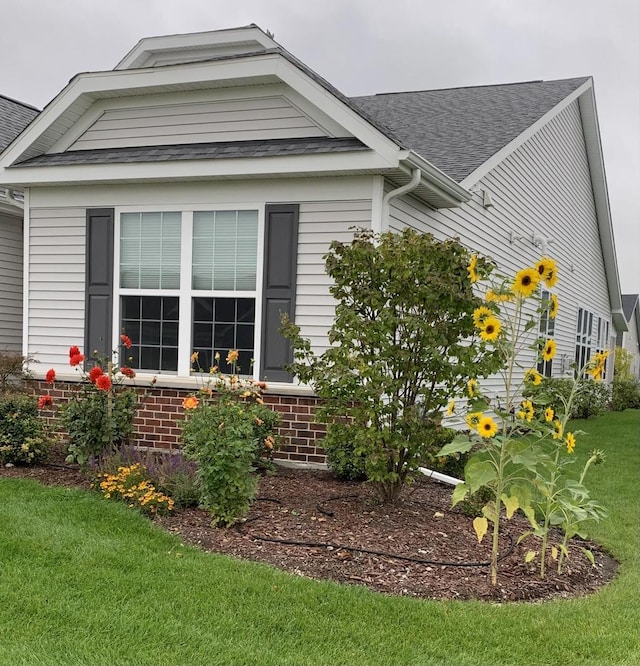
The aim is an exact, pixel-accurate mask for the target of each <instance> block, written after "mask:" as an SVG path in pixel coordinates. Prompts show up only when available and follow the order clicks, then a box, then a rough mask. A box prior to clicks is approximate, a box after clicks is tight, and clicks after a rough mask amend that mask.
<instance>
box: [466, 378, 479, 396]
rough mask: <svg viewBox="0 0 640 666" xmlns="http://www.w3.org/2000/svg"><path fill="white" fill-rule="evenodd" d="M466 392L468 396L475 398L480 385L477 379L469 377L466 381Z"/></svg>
mask: <svg viewBox="0 0 640 666" xmlns="http://www.w3.org/2000/svg"><path fill="white" fill-rule="evenodd" d="M467 394H468V396H469V397H470V398H477V397H478V396H479V395H480V385H479V384H478V380H477V379H470V380H469V381H468V382H467Z"/></svg>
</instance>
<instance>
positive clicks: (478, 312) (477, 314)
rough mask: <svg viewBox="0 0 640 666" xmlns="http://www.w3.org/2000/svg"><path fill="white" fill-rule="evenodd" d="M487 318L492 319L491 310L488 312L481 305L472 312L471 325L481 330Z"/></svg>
mask: <svg viewBox="0 0 640 666" xmlns="http://www.w3.org/2000/svg"><path fill="white" fill-rule="evenodd" d="M487 317H493V310H490V309H489V308H488V307H486V306H485V305H481V306H480V307H479V308H476V309H475V310H474V311H473V323H474V324H475V325H476V328H482V326H483V325H484V322H485V320H486V319H487Z"/></svg>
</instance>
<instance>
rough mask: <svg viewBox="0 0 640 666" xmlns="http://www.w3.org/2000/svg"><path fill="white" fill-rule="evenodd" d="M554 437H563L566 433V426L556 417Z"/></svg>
mask: <svg viewBox="0 0 640 666" xmlns="http://www.w3.org/2000/svg"><path fill="white" fill-rule="evenodd" d="M553 430H554V432H553V439H562V435H563V433H564V427H563V425H562V422H561V421H559V420H558V419H555V420H554V422H553Z"/></svg>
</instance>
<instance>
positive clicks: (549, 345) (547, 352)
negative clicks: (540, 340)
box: [542, 339, 557, 361]
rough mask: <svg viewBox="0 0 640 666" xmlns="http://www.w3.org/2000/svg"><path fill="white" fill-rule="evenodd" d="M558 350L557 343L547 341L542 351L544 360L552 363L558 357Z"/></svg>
mask: <svg viewBox="0 0 640 666" xmlns="http://www.w3.org/2000/svg"><path fill="white" fill-rule="evenodd" d="M556 349H557V345H556V341H555V340H552V339H549V340H547V341H546V342H545V343H544V347H543V349H542V359H543V360H544V361H550V360H551V359H552V358H553V357H554V356H555V355H556Z"/></svg>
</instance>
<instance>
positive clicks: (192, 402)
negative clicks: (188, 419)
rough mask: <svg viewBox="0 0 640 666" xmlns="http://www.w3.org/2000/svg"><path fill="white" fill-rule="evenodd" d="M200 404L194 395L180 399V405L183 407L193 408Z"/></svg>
mask: <svg viewBox="0 0 640 666" xmlns="http://www.w3.org/2000/svg"><path fill="white" fill-rule="evenodd" d="M199 404H200V401H199V400H198V398H196V396H195V395H189V396H187V397H186V398H185V399H184V400H183V401H182V406H183V408H184V409H195V408H196V407H197V406H198V405H199Z"/></svg>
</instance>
